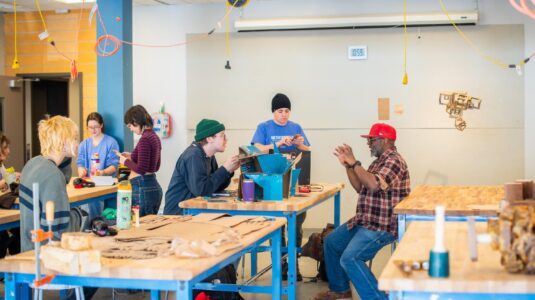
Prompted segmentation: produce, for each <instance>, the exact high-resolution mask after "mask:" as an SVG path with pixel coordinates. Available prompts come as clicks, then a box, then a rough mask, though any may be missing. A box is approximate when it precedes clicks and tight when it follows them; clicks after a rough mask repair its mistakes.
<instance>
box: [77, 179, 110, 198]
mask: <svg viewBox="0 0 535 300" xmlns="http://www.w3.org/2000/svg"><path fill="white" fill-rule="evenodd" d="M116 192H117V185H111V186H96V187H91V188H81V189H75V188H74V186H73V185H72V180H71V182H69V184H67V195H68V196H69V202H70V203H73V202H77V201H82V200H86V199H89V198H94V197H98V196H103V195H107V194H111V193H116Z"/></svg>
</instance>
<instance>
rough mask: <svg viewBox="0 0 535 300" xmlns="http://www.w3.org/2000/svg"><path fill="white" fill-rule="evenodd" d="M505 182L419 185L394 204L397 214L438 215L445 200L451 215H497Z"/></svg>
mask: <svg viewBox="0 0 535 300" xmlns="http://www.w3.org/2000/svg"><path fill="white" fill-rule="evenodd" d="M504 198H505V191H504V188H503V186H431V185H421V186H418V187H416V188H415V189H414V191H412V192H411V193H410V195H409V196H408V197H407V198H405V199H403V201H401V202H400V203H399V204H398V205H396V207H395V208H394V213H396V214H416V215H434V214H435V207H436V206H437V205H439V204H443V205H444V206H445V208H446V215H450V216H495V215H496V212H497V211H498V207H499V205H500V200H502V199H504Z"/></svg>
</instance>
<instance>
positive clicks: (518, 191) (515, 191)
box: [504, 182, 524, 202]
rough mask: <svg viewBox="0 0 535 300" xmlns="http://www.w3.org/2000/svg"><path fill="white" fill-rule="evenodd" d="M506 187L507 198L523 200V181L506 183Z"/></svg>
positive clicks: (511, 200) (510, 200)
mask: <svg viewBox="0 0 535 300" xmlns="http://www.w3.org/2000/svg"><path fill="white" fill-rule="evenodd" d="M504 189H505V200H506V201H509V202H513V201H516V200H523V199H524V196H523V190H522V183H519V182H510V183H506V184H505V185H504Z"/></svg>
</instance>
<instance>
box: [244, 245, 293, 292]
mask: <svg viewBox="0 0 535 300" xmlns="http://www.w3.org/2000/svg"><path fill="white" fill-rule="evenodd" d="M286 257H288V253H286V254H284V255H283V256H281V261H283V260H284V259H286ZM279 263H280V262H279ZM271 266H272V265H269V266H267V267H265V268H263V269H262V270H260V271H259V272H258V273H256V275H255V276H253V277H251V278H249V279H248V280H247V281H246V282H244V283H243V285H250V284H251V283H253V282H255V281H256V280H257V279H258V278H259V277H260V276H262V275H264V274H266V273H267V272H268V271H269V270H271Z"/></svg>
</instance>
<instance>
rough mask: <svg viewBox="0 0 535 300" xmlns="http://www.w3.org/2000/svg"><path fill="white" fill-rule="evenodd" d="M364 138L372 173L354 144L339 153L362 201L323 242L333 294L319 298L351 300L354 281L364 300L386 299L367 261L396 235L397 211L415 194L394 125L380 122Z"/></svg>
mask: <svg viewBox="0 0 535 300" xmlns="http://www.w3.org/2000/svg"><path fill="white" fill-rule="evenodd" d="M362 137H363V138H366V139H367V140H368V147H370V152H371V155H372V156H374V157H377V159H375V160H374V161H373V162H372V164H371V165H370V166H369V167H368V170H366V169H364V168H363V167H362V166H361V163H360V161H358V160H357V159H356V158H355V155H354V154H353V150H352V149H351V147H350V146H348V145H346V144H343V145H341V146H338V147H336V149H335V150H334V155H335V156H336V157H337V158H338V160H339V161H340V164H342V166H344V167H345V169H346V173H347V177H348V178H349V181H350V182H351V185H352V186H353V188H354V189H355V190H356V191H357V192H358V193H359V198H358V202H357V213H356V215H355V216H354V217H353V218H351V219H350V220H349V221H347V222H346V223H345V224H343V225H342V226H339V227H338V228H336V229H335V230H334V231H332V232H331V233H330V234H329V235H328V236H327V237H326V238H325V240H324V246H323V248H324V258H325V264H326V269H327V277H328V278H329V289H330V290H329V291H326V292H322V293H320V294H318V295H317V296H316V300H334V299H351V290H350V288H349V280H351V282H352V283H353V285H354V286H355V289H356V290H357V292H358V293H359V296H360V299H366V300H368V299H387V296H386V295H385V293H384V292H382V291H379V289H378V286H377V279H376V278H375V276H374V275H373V273H372V272H371V270H370V269H369V268H368V266H367V265H366V261H369V260H370V259H372V258H373V257H374V256H375V254H376V253H377V252H378V251H379V250H381V248H383V247H384V246H385V245H388V244H390V243H392V242H393V241H395V239H396V237H397V229H398V228H397V217H396V216H395V215H394V213H393V210H394V206H396V205H397V204H398V203H399V202H400V201H401V200H402V199H403V198H405V197H406V196H407V195H408V194H409V193H410V177H409V170H408V168H407V163H406V162H405V160H404V159H403V157H401V155H400V154H399V153H398V152H397V149H396V146H395V141H396V129H394V127H392V126H390V125H387V124H383V123H377V124H374V125H373V126H372V128H371V129H370V133H369V134H368V135H362Z"/></svg>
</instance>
